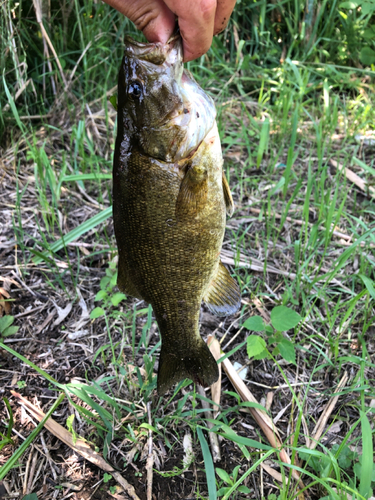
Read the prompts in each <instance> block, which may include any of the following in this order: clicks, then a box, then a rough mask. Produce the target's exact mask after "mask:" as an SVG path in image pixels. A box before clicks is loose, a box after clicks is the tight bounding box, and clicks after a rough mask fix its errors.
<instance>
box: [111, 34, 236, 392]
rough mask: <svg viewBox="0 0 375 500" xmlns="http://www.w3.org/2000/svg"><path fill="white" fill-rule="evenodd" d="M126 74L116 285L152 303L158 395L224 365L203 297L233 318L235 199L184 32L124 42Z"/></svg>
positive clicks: (206, 377) (121, 88)
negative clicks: (228, 228) (230, 263)
mask: <svg viewBox="0 0 375 500" xmlns="http://www.w3.org/2000/svg"><path fill="white" fill-rule="evenodd" d="M125 46H126V48H125V56H124V59H123V61H122V63H121V68H120V73H119V80H118V131H117V139H116V146H115V154H114V166H113V218H114V228H115V236H116V240H117V246H118V251H119V263H118V281H117V284H118V287H119V289H120V290H121V291H123V292H124V293H125V294H127V295H130V296H133V297H138V298H139V299H143V300H145V301H146V302H148V303H150V304H151V305H152V307H153V310H154V313H155V317H156V321H157V323H158V326H159V330H160V333H161V338H162V347H161V352H160V359H159V369H158V385H157V388H158V393H159V394H160V395H162V394H164V393H165V392H166V391H167V390H168V389H170V388H171V387H172V386H173V385H174V384H175V383H177V382H179V381H180V380H183V379H184V378H187V377H188V378H191V379H192V380H194V381H195V382H198V383H200V384H201V385H204V386H207V385H210V384H212V383H214V382H215V381H216V380H217V378H218V367H217V363H216V361H215V359H214V358H213V356H212V355H211V353H210V351H209V349H208V347H207V345H206V343H205V342H204V341H203V340H202V338H201V336H200V334H199V313H200V307H201V303H202V300H203V301H204V302H205V304H206V305H207V307H208V309H209V310H210V311H211V312H213V313H215V314H217V315H222V316H226V315H229V314H233V313H234V312H236V311H237V309H238V308H239V305H240V300H241V297H240V290H239V287H238V284H237V282H236V281H235V280H234V279H233V278H232V277H231V276H230V274H229V272H228V271H227V269H226V268H225V267H224V265H223V264H222V263H221V261H220V250H221V245H222V242H223V238H224V230H225V222H226V212H227V213H228V214H229V215H232V213H233V200H232V196H231V194H230V190H229V186H228V183H227V180H226V178H225V176H224V173H223V169H222V164H223V159H222V153H221V145H220V139H219V134H218V130H217V126H216V121H215V117H216V111H215V106H214V103H213V101H212V99H211V98H210V97H209V96H208V95H206V94H205V93H204V91H203V90H202V89H201V88H200V87H199V86H198V84H197V83H196V82H195V80H194V79H193V77H192V76H191V75H190V74H189V73H188V72H187V71H184V69H183V64H182V44H181V39H180V37H179V36H178V35H175V36H173V37H172V38H171V39H170V40H169V41H168V42H167V43H166V44H161V43H150V44H148V43H139V42H136V41H134V40H132V39H130V38H126V40H125Z"/></svg>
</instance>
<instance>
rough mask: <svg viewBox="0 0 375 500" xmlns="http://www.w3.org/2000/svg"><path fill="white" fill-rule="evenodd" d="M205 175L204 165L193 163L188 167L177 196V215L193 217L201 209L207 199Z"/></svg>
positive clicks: (206, 174)
mask: <svg viewBox="0 0 375 500" xmlns="http://www.w3.org/2000/svg"><path fill="white" fill-rule="evenodd" d="M207 177H208V173H207V170H206V169H205V167H203V166H200V165H194V166H192V167H190V168H189V170H188V171H187V172H186V174H185V177H184V178H183V180H182V182H181V186H180V192H179V194H178V196H177V201H176V216H177V217H179V218H181V217H189V216H192V217H194V216H196V215H197V214H198V213H199V212H200V211H201V210H202V208H203V207H204V205H205V203H206V201H207V189H208V187H207Z"/></svg>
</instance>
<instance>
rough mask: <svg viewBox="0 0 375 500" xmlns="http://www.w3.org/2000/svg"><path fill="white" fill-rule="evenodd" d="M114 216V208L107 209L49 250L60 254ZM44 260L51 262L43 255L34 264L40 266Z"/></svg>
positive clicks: (34, 260) (76, 228) (35, 259)
mask: <svg viewBox="0 0 375 500" xmlns="http://www.w3.org/2000/svg"><path fill="white" fill-rule="evenodd" d="M111 215H112V207H107V208H105V209H104V210H102V211H101V212H99V213H98V214H96V215H94V217H91V218H90V219H88V220H87V221H85V222H84V223H83V224H80V225H79V226H78V227H75V228H74V229H72V231H70V232H69V233H68V234H66V235H65V236H64V237H63V238H60V239H58V240H57V241H55V242H54V243H52V245H51V246H50V248H49V251H50V252H51V253H52V252H58V251H59V250H61V249H62V248H64V246H66V245H67V244H68V243H71V242H72V241H74V240H76V239H77V238H79V237H80V236H82V235H83V234H85V233H87V232H88V231H90V230H91V229H93V228H94V227H96V226H98V225H99V224H101V223H102V222H104V221H105V220H107V219H109V217H111ZM44 259H46V260H49V259H48V257H47V255H45V254H42V255H41V256H38V257H34V259H33V262H34V264H40V263H41V262H42V261H43V260H44Z"/></svg>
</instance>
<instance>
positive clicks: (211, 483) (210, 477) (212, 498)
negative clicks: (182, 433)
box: [197, 427, 217, 500]
mask: <svg viewBox="0 0 375 500" xmlns="http://www.w3.org/2000/svg"><path fill="white" fill-rule="evenodd" d="M197 434H198V438H199V442H200V444H201V448H202V453H203V460H204V466H205V469H206V478H207V487H208V498H209V500H217V490H216V479H215V469H214V462H213V460H212V456H211V452H210V449H209V447H208V444H207V441H206V438H205V437H204V435H203V432H202V429H201V428H200V427H197Z"/></svg>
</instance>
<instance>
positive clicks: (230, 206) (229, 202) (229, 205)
mask: <svg viewBox="0 0 375 500" xmlns="http://www.w3.org/2000/svg"><path fill="white" fill-rule="evenodd" d="M223 192H224V200H225V206H226V209H227V214H228V216H229V217H232V215H233V212H234V203H233V198H232V194H231V192H230V187H229V184H228V181H227V178H226V177H225V174H224V172H223Z"/></svg>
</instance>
